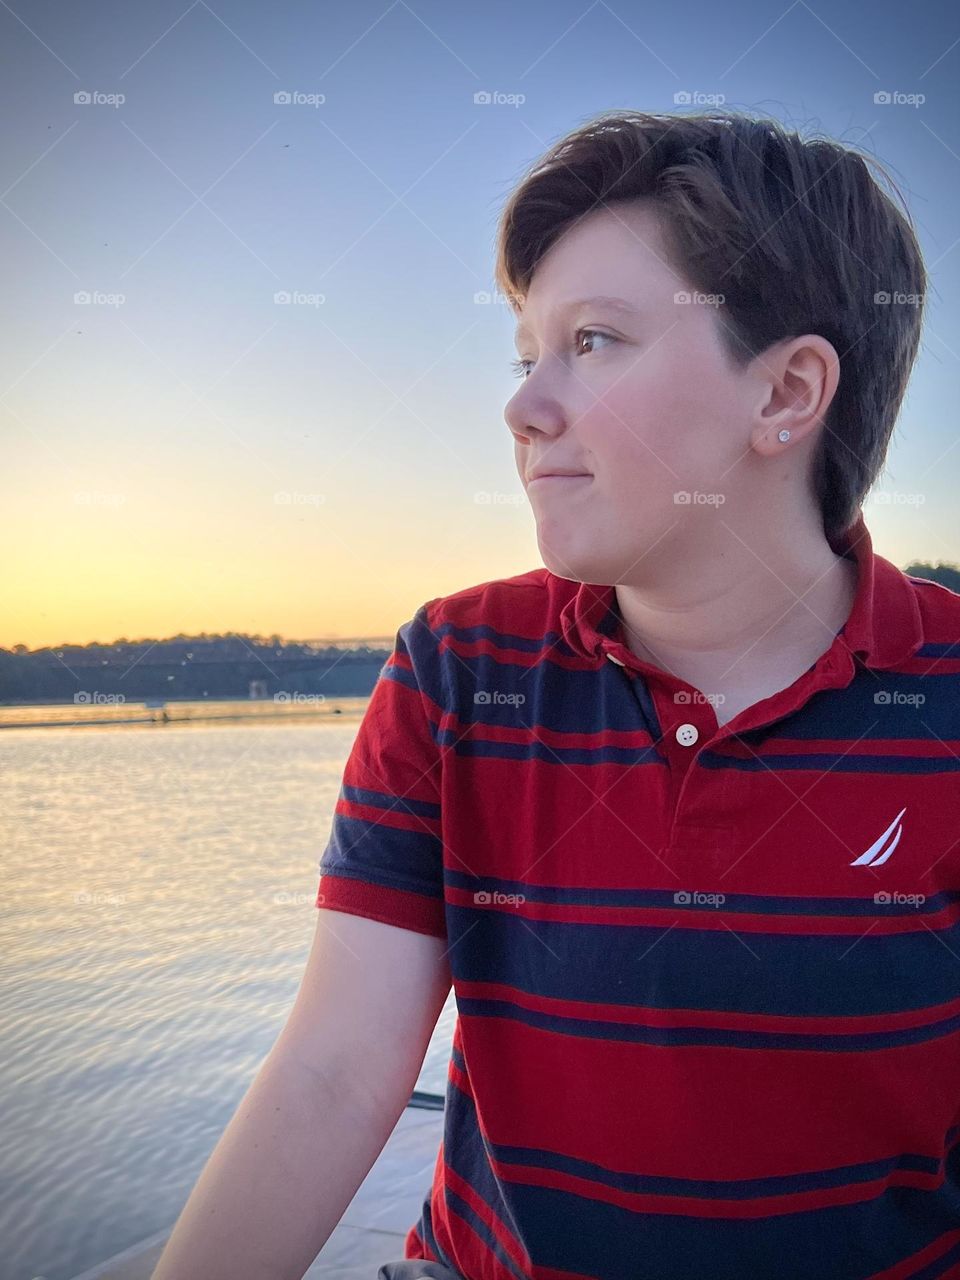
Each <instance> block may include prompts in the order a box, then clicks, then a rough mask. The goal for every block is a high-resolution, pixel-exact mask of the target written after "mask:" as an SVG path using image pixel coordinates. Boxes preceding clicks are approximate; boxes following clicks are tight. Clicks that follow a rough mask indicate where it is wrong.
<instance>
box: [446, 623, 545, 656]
mask: <svg viewBox="0 0 960 1280" xmlns="http://www.w3.org/2000/svg"><path fill="white" fill-rule="evenodd" d="M433 634H434V635H435V636H436V637H437V639H438V640H440V639H442V638H443V637H444V636H453V637H454V638H455V639H456V640H462V641H463V643H464V644H475V643H476V642H477V641H479V640H489V641H490V643H491V644H493V645H496V647H497V648H498V649H514V650H517V651H518V652H520V653H540V652H541V650H543V649H547V648H550V647H552V646H553V645H555V644H556V642H557V641H558V640H560V639H562V635H561V633H560V632H559V631H548V632H547V633H546V635H543V636H534V637H533V639H531V638H530V637H528V636H517V635H512V634H511V633H510V632H508V631H498V630H497V629H496V627H488V626H486V625H485V624H480V625H478V626H475V627H457V626H455V625H454V624H453V623H452V622H442V623H441V624H440V625H439V626H438V627H435V628H434V632H433ZM458 656H459V655H458Z"/></svg>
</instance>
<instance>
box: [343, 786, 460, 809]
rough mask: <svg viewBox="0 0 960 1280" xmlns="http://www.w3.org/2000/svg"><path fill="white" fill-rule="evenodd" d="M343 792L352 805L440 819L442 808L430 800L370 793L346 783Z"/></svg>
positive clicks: (376, 792)
mask: <svg viewBox="0 0 960 1280" xmlns="http://www.w3.org/2000/svg"><path fill="white" fill-rule="evenodd" d="M341 792H342V794H343V798H344V799H345V800H349V801H350V802H351V804H363V805H368V806H370V807H371V808H376V809H397V810H399V811H400V812H403V813H415V814H416V815H417V816H418V817H421V818H439V817H440V806H439V805H438V804H434V803H433V802H432V801H430V800H411V799H410V797H409V796H393V795H390V794H389V792H386V791H368V790H365V789H364V788H363V787H349V786H347V784H346V783H345V782H344V783H342V784H341Z"/></svg>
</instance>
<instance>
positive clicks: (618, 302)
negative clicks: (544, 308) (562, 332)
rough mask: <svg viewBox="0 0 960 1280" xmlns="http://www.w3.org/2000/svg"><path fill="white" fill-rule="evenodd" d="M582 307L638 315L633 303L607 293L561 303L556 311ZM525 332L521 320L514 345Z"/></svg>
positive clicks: (515, 332)
mask: <svg viewBox="0 0 960 1280" xmlns="http://www.w3.org/2000/svg"><path fill="white" fill-rule="evenodd" d="M583 307H606V308H607V309H608V310H610V311H620V312H622V313H623V314H624V315H628V316H633V317H636V316H639V315H640V311H639V309H638V308H637V307H636V306H635V305H634V303H632V302H628V301H627V300H626V298H615V297H613V296H612V295H611V294H607V293H597V294H594V295H593V296H592V297H589V298H574V299H572V300H571V301H570V302H566V303H562V304H561V305H560V307H559V308H558V310H559V311H560V313H561V314H565V313H567V312H570V311H579V310H581V309H582V308H583ZM526 332H527V327H526V325H525V324H524V323H523V320H522V319H521V321H520V323H519V324H518V325H517V327H516V329H515V330H514V334H513V340H514V343H518V342H519V341H520V339H521V338H522V337H523V336H524V335H525V334H526Z"/></svg>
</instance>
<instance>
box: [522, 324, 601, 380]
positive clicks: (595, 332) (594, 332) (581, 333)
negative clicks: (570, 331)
mask: <svg viewBox="0 0 960 1280" xmlns="http://www.w3.org/2000/svg"><path fill="white" fill-rule="evenodd" d="M587 335H589V337H590V338H591V339H594V338H606V339H607V340H608V341H609V342H616V341H617V339H616V338H615V337H614V336H613V334H612V333H601V331H600V330H599V329H578V330H577V332H576V335H575V340H576V345H577V347H578V352H577V354H578V355H590V354H591V352H590V351H579V343H580V339H581V338H583V337H585V336H587ZM532 364H533V361H532V360H511V361H510V368H511V369H512V370H513V372H514V374H515V376H516V377H518V378H523V379H526V378H528V377H529V376H530V374H531V372H532V370H531V369H529V368H528V367H527V366H528V365H532Z"/></svg>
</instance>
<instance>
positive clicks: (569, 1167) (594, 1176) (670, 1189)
mask: <svg viewBox="0 0 960 1280" xmlns="http://www.w3.org/2000/svg"><path fill="white" fill-rule="evenodd" d="M489 1146H490V1149H491V1151H492V1152H493V1155H494V1158H495V1159H497V1160H502V1161H504V1162H505V1163H508V1164H525V1165H532V1166H533V1167H534V1168H536V1169H553V1170H555V1171H556V1172H558V1173H567V1174H570V1175H571V1176H572V1177H575V1178H586V1179H587V1180H589V1181H591V1182H599V1183H601V1184H602V1185H603V1186H606V1187H613V1188H614V1189H615V1190H617V1191H623V1192H626V1193H632V1194H637V1195H657V1196H690V1197H696V1198H697V1199H704V1200H759V1199H762V1198H763V1197H764V1196H789V1195H800V1194H802V1193H803V1192H807V1191H822V1190H824V1189H826V1188H833V1187H849V1186H851V1185H853V1184H854V1183H857V1182H873V1181H875V1180H877V1179H879V1178H886V1177H888V1176H889V1175H890V1174H891V1173H893V1172H894V1170H897V1169H908V1170H910V1171H911V1172H914V1173H928V1174H936V1173H937V1172H938V1171H939V1168H940V1161H939V1160H936V1159H934V1157H933V1156H920V1155H907V1154H904V1155H900V1156H891V1157H889V1158H888V1159H885V1160H871V1161H867V1162H864V1163H862V1164H849V1165H842V1166H840V1167H839V1168H836V1169H824V1170H822V1171H820V1170H818V1171H817V1172H815V1173H807V1172H804V1173H797V1174H788V1175H782V1176H780V1177H768V1178H740V1179H731V1180H729V1181H725V1182H724V1181H718V1180H711V1181H706V1180H704V1179H702V1178H666V1177H659V1176H656V1175H652V1174H642V1173H638V1174H630V1173H618V1172H617V1171H616V1170H614V1169H607V1168H604V1167H603V1165H599V1164H594V1163H593V1162H592V1161H589V1160H577V1159H575V1158H574V1157H572V1156H564V1155H561V1154H559V1153H557V1152H555V1151H542V1150H540V1149H538V1148H536V1147H511V1146H507V1145H506V1144H503V1143H495V1142H489ZM507 1176H509V1174H508V1175H507Z"/></svg>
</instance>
